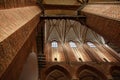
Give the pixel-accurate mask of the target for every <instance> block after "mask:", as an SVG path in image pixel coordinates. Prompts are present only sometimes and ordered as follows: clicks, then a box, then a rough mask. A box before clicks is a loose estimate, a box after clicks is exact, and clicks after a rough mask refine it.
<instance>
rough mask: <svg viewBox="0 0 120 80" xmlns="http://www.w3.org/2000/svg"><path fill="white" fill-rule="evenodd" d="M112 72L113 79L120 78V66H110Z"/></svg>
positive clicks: (118, 79) (117, 79)
mask: <svg viewBox="0 0 120 80" xmlns="http://www.w3.org/2000/svg"><path fill="white" fill-rule="evenodd" d="M110 74H111V75H112V77H113V80H120V66H112V67H111V68H110Z"/></svg>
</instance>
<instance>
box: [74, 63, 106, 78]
mask: <svg viewBox="0 0 120 80" xmlns="http://www.w3.org/2000/svg"><path fill="white" fill-rule="evenodd" d="M83 70H89V71H91V72H94V73H96V74H97V75H98V76H100V77H101V78H102V79H103V80H107V77H106V76H105V75H104V74H103V73H102V72H101V71H99V70H98V69H96V68H95V67H92V66H89V65H82V66H80V67H79V68H78V69H77V72H76V76H77V77H79V73H80V72H82V71H83Z"/></svg>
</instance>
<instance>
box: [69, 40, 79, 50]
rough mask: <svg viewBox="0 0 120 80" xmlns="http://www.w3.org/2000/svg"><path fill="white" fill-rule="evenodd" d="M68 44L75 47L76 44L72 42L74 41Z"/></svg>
mask: <svg viewBox="0 0 120 80" xmlns="http://www.w3.org/2000/svg"><path fill="white" fill-rule="evenodd" d="M69 45H70V47H72V48H76V47H77V46H76V44H75V43H74V42H72V41H71V42H69Z"/></svg>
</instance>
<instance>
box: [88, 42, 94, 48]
mask: <svg viewBox="0 0 120 80" xmlns="http://www.w3.org/2000/svg"><path fill="white" fill-rule="evenodd" d="M87 45H88V46H89V47H92V48H95V47H96V46H95V45H94V44H93V43H92V42H87Z"/></svg>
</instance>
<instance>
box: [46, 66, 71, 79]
mask: <svg viewBox="0 0 120 80" xmlns="http://www.w3.org/2000/svg"><path fill="white" fill-rule="evenodd" d="M54 70H59V71H61V72H63V73H64V74H65V75H66V76H67V77H68V78H69V80H70V79H71V78H72V77H71V74H70V73H69V71H68V70H67V69H65V68H64V67H62V66H59V65H54V66H51V67H49V68H48V69H47V70H46V72H45V76H46V77H47V75H48V74H50V73H51V72H52V71H54Z"/></svg>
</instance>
